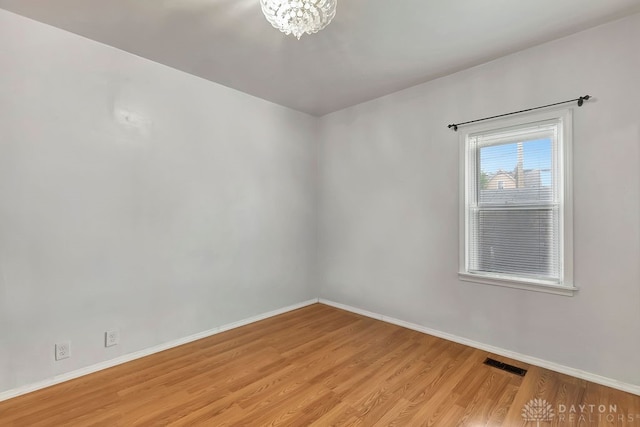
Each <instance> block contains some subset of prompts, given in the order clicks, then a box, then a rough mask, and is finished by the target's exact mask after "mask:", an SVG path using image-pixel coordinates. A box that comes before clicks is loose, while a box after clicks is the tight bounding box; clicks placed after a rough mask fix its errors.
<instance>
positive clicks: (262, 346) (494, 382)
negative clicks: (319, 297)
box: [0, 304, 640, 427]
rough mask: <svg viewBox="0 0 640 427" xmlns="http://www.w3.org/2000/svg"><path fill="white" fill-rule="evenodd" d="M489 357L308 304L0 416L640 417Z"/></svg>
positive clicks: (259, 420) (50, 393)
mask: <svg viewBox="0 0 640 427" xmlns="http://www.w3.org/2000/svg"><path fill="white" fill-rule="evenodd" d="M487 356H488V353H486V352H484V351H481V350H476V349H473V348H470V347H466V346H463V345H460V344H456V343H453V342H449V341H445V340H442V339H439V338H435V337H432V336H429V335H424V334H421V333H419V332H415V331H411V330H408V329H404V328H401V327H398V326H394V325H390V324H387V323H383V322H380V321H377V320H373V319H369V318H366V317H362V316H359V315H356V314H353V313H349V312H345V311H342V310H338V309H335V308H332V307H328V306H325V305H321V304H315V305H312V306H309V307H306V308H303V309H300V310H296V311H293V312H290V313H286V314H283V315H280V316H277V317H274V318H271V319H267V320H264V321H261V322H257V323H254V324H251V325H248V326H245V327H242V328H238V329H234V330H231V331H228V332H225V333H222V334H219V335H215V336H213V337H210V338H206V339H203V340H200V341H196V342H194V343H191V344H187V345H184V346H181V347H177V348H174V349H171V350H167V351H164V352H162V353H158V354H154V355H152V356H149V357H145V358H143V359H139V360H136V361H133V362H130V363H127V364H124V365H120V366H117V367H114V368H111V369H107V370H104V371H101V372H97V373H95V374H92V375H88V376H85V377H82V378H79V379H76V380H73V381H69V382H66V383H63V384H59V385H56V386H53V387H50V388H48V389H44V390H40V391H37V392H34V393H31V394H28V395H24V396H20V397H18V398H15V399H11V400H8V401H5V402H0V426H62V425H64V426H89V425H102V426H165V425H167V426H185V425H206V426H262V425H267V426H331V425H337V426H343V425H344V426H347V425H354V426H355V425H360V426H422V425H425V426H445V427H446V426H458V425H460V426H473V427H477V426H526V425H529V426H536V425H537V424H536V422H535V421H531V422H527V421H525V420H524V419H523V418H522V411H523V407H524V406H525V405H526V404H527V403H529V402H530V401H531V399H533V398H540V399H544V400H546V401H547V402H548V403H549V404H551V405H552V410H554V412H555V417H554V418H553V419H552V421H551V422H545V421H544V420H543V421H542V422H541V423H540V425H541V426H548V425H559V426H565V425H566V426H600V425H603V426H604V425H611V426H627V425H629V426H640V397H639V396H635V395H631V394H628V393H624V392H621V391H617V390H613V389H610V388H607V387H603V386H599V385H596V384H593V383H589V382H587V381H584V380H579V379H576V378H572V377H569V376H566V375H562V374H558V373H555V372H551V371H548V370H545V369H542V368H538V367H534V366H528V365H526V364H523V363H520V362H516V361H512V360H508V359H505V358H502V357H499V356H495V355H492V356H491V357H493V358H495V359H498V360H501V361H504V362H507V363H511V364H513V365H516V366H518V367H521V368H525V369H528V370H529V372H528V373H527V375H526V376H525V377H524V378H523V377H520V376H517V375H514V374H510V373H507V372H504V371H501V370H498V369H496V368H492V367H488V366H485V365H483V364H482V362H483V361H484V359H485V358H486V357H487ZM581 404H582V405H586V406H583V407H582V408H581V407H580V406H578V405H581ZM601 404H602V405H606V411H605V412H604V413H600V411H599V408H598V405H601ZM559 405H564V408H566V410H565V411H562V409H563V408H562V407H561V406H559ZM571 405H576V406H575V407H574V409H575V412H574V411H571V408H572V407H571ZM589 405H595V408H593V409H591V410H590V406H589ZM610 405H617V406H616V407H615V408H613V407H610ZM594 409H595V410H594ZM613 409H616V411H615V412H613V411H612V410H613ZM561 412H562V413H561ZM529 416H530V417H532V416H533V417H534V418H536V417H537V418H536V419H537V420H541V418H540V416H541V415H540V413H533V415H532V414H531V413H530V414H529ZM561 416H563V417H562V419H561V418H560V417H561ZM612 416H613V419H612ZM636 417H637V418H636Z"/></svg>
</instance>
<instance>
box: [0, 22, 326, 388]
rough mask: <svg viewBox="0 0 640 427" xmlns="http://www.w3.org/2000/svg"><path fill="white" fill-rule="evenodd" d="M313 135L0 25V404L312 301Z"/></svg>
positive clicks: (308, 120) (135, 62)
mask: <svg viewBox="0 0 640 427" xmlns="http://www.w3.org/2000/svg"><path fill="white" fill-rule="evenodd" d="M131 113H133V114H134V115H135V116H134V118H133V119H134V121H136V123H135V125H132V124H131V123H130V122H129V123H128V122H127V121H126V119H125V118H124V116H125V115H127V114H129V115H131ZM316 127H317V119H316V118H314V117H311V116H308V115H306V114H302V113H299V112H296V111H293V110H290V109H287V108H284V107H281V106H277V105H275V104H271V103H269V102H266V101H263V100H260V99H258V98H254V97H251V96H249V95H246V94H242V93H240V92H237V91H234V90H231V89H228V88H225V87H223V86H220V85H217V84H214V83H211V82H208V81H205V80H202V79H200V78H197V77H193V76H191V75H188V74H185V73H182V72H179V71H176V70H173V69H170V68H168V67H165V66H162V65H159V64H156V63H153V62H151V61H148V60H144V59H141V58H138V57H136V56H133V55H130V54H128V53H125V52H122V51H119V50H116V49H113V48H111V47H107V46H105V45H101V44H99V43H96V42H93V41H90V40H87V39H84V38H81V37H78V36H76V35H73V34H70V33H67V32H64V31H61V30H58V29H55V28H52V27H48V26H46V25H42V24H39V23H36V22H34V21H30V20H27V19H25V18H22V17H19V16H17V15H13V14H11V13H8V12H5V11H2V10H0V201H1V202H0V269H1V271H0V273H1V274H0V391H3V390H9V389H13V388H16V387H19V386H22V385H25V384H30V383H34V382H36V381H39V380H43V379H47V378H50V377H52V376H54V375H57V374H61V373H64V372H68V371H71V370H75V369H78V368H81V367H85V366H88V365H91V364H95V363H98V362H101V361H104V360H108V359H112V358H114V357H117V356H119V355H123V354H127V353H131V352H134V351H137V350H141V349H145V348H148V347H152V346H154V345H158V344H161V343H165V342H168V341H171V340H174V339H177V338H182V337H185V336H188V335H191V334H194V333H197V332H201V331H205V330H209V329H211V328H214V327H217V326H220V325H223V324H227V323H230V322H233V321H237V320H241V319H245V318H248V317H251V316H255V315H258V314H261V313H265V312H268V311H271V310H274V309H279V308H282V307H285V306H288V305H291V304H294V303H299V302H301V301H304V300H307V299H309V298H311V297H315V296H316V292H315V289H314V280H313V274H314V269H313V267H314V265H315V259H316V253H315V250H316V249H315V248H316V245H315V231H314V228H315V224H316V218H315V209H314V207H315V206H314V203H315V192H314V188H315V182H316V181H315V161H316V148H317V144H316V139H315V138H316V133H317V130H316ZM108 328H119V329H120V332H121V343H120V345H118V346H115V347H111V348H108V349H106V348H104V335H103V334H104V332H105V331H106V330H107V329H108ZM60 340H71V344H72V358H71V359H66V360H63V361H60V362H54V361H53V349H54V343H55V342H57V341H60Z"/></svg>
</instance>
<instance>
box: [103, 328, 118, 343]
mask: <svg viewBox="0 0 640 427" xmlns="http://www.w3.org/2000/svg"><path fill="white" fill-rule="evenodd" d="M119 343H120V331H119V330H117V329H111V330H110V331H107V332H105V333H104V346H105V347H112V346H114V345H117V344H119Z"/></svg>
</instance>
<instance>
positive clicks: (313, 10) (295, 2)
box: [260, 0, 338, 40]
mask: <svg viewBox="0 0 640 427" xmlns="http://www.w3.org/2000/svg"><path fill="white" fill-rule="evenodd" d="M337 2H338V0H260V4H261V5H262V13H264V16H265V17H266V18H267V21H269V22H270V23H271V25H273V26H274V27H275V28H277V29H279V30H280V31H282V32H283V33H285V34H287V35H289V34H293V35H294V36H296V37H297V38H298V40H300V36H302V34H304V33H307V34H312V33H317V32H318V31H320V30H322V29H323V28H324V27H326V26H327V25H329V23H330V22H331V20H332V19H333V17H334V16H336V4H337Z"/></svg>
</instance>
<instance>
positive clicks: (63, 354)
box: [56, 341, 71, 360]
mask: <svg viewBox="0 0 640 427" xmlns="http://www.w3.org/2000/svg"><path fill="white" fill-rule="evenodd" d="M69 357H71V342H70V341H63V342H59V343H57V344H56V360H62V359H68V358H69Z"/></svg>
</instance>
